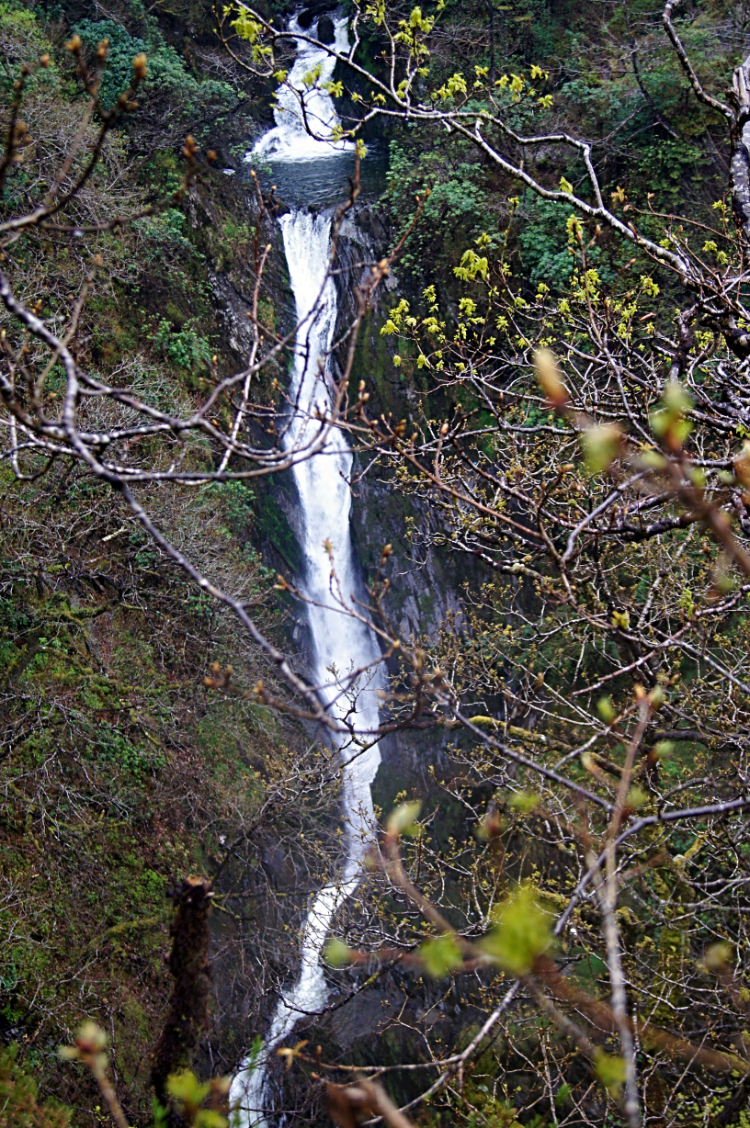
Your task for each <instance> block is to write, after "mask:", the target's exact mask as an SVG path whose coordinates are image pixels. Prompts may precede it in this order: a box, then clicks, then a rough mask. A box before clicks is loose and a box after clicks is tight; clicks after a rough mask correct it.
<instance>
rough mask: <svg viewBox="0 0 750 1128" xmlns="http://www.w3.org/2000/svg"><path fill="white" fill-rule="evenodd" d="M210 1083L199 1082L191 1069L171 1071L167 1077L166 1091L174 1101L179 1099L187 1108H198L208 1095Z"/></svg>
mask: <svg viewBox="0 0 750 1128" xmlns="http://www.w3.org/2000/svg"><path fill="white" fill-rule="evenodd" d="M209 1088H210V1085H208V1084H201V1082H200V1081H199V1080H198V1078H197V1077H196V1076H195V1074H194V1073H193V1071H192V1069H184V1070H183V1071H182V1072H181V1073H171V1074H170V1075H169V1077H168V1078H167V1092H168V1093H169V1095H170V1097H172V1099H173V1100H175V1101H181V1102H182V1104H185V1105H187V1106H188V1107H189V1108H198V1107H199V1105H200V1104H201V1102H202V1101H203V1100H205V1098H206V1096H207V1095H208V1090H209Z"/></svg>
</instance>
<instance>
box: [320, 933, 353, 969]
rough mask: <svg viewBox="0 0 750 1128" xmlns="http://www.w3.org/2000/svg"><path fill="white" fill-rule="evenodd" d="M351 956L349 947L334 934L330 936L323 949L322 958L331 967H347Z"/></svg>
mask: <svg viewBox="0 0 750 1128" xmlns="http://www.w3.org/2000/svg"><path fill="white" fill-rule="evenodd" d="M351 958H352V950H351V948H350V947H348V945H346V944H345V943H344V941H343V940H339V939H338V937H336V936H332V937H331V939H330V940H329V941H328V943H327V944H326V946H325V948H324V949H323V959H324V960H325V961H326V963H327V964H329V965H330V966H331V967H347V966H348V965H349V964H350V963H351Z"/></svg>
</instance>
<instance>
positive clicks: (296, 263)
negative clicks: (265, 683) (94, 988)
mask: <svg viewBox="0 0 750 1128" xmlns="http://www.w3.org/2000/svg"><path fill="white" fill-rule="evenodd" d="M334 27H335V35H336V39H335V43H336V47H337V48H338V49H340V50H343V49H345V48H346V46H347V25H346V20H345V19H337V20H335V21H334ZM289 29H290V31H299V30H300V29H299V25H298V24H297V22H296V17H293V18H292V20H291V21H290V24H289ZM297 50H298V54H297V60H296V62H295V64H294V67H293V68H292V71H291V72H290V75H289V82H290V83H292V84H294V85H295V87H296V88H297V89H299V90H302V89H303V88H304V82H303V80H304V77H305V76H306V75H307V74H308V73H309V72H310V71H311V70H313V69H314V68H316V67H318V66H320V68H321V75H322V77H323V80H325V79H326V78H330V76H331V74H332V73H333V61H332V60H331V58H330V56H329V55H328V54H327V53H326V52H325V51H322V50H320V49H315V48H311V47H310V46H309V44H306V43H302V42H301V41H299V40H298V41H297ZM310 113H311V114H314V117H312V116H309V117H308V120H309V121H310V124H311V128H313V129H314V130H315V132H316V133H317V134H319V135H320V136H321V137H322V138H323V139H322V140H315V139H313V138H311V137H310V136H309V134H308V133H307V132H306V131H305V128H304V124H303V121H302V116H301V111H300V107H299V102H298V100H297V98H296V96H295V95H294V94H293V93H291V92H290V91H289V90H287V89H286V88H285V87H282V88H281V90H280V91H279V92H278V95H277V106H276V110H275V117H276V123H277V124H276V127H275V128H274V129H272V130H270V131H269V132H268V133H267V134H266V135H265V136H264V137H263V138H261V140H260V141H259V142H258V143H257V145H256V146H255V149H254V150H253V152H254V153H256V154H260V155H263V156H265V157H266V158H267V159H273V160H283V161H285V162H291V161H300V160H301V161H310V160H313V159H315V160H317V159H321V158H322V159H327V158H330V157H331V156H336V155H337V153H340V152H342V151H344V150H345V149H347V148H350V147H351V146H350V145H348V143H346V144H345V143H343V142H339V143H336V144H334V143H333V142H331V141H330V140H327V138H330V137H331V135H332V131H333V128H334V126H335V125H336V124H337V122H338V118H337V116H336V112H335V109H334V106H333V103H332V101H331V99H330V97H329V96H328V95H327V94H326V93H325V92H322V91H315V92H314V94H313V97H312V99H311V109H310ZM342 180H343V177H342ZM279 222H280V224H281V228H282V232H283V237H284V249H285V251H286V258H287V263H288V266H289V277H290V282H291V288H292V292H293V294H294V300H295V305H296V314H297V322H298V324H299V325H300V329H299V330H298V334H297V341H296V349H295V361H294V370H293V373H292V378H291V384H290V399H291V401H292V402H293V403H294V404H295V413H294V417H293V419H292V420H291V422H290V426H289V428H288V431H287V435H286V440H285V442H286V445H287V447H288V448H289V447H291V446H294V445H296V444H298V443H299V442H300V441H302V440H304V438H305V436H306V432H308V429H310V428H316V429H317V427H319V425H320V424H319V422H318V421H317V420H316V419H315V409H316V406H319V407H320V408H321V409H324V408H325V406H326V405H327V404H329V403H330V371H329V367H328V359H327V358H328V354H329V351H330V348H331V344H332V342H333V336H334V331H335V325H336V312H337V309H336V289H335V287H334V284H333V282H332V280H331V279H330V278H326V275H327V271H328V265H329V251H330V240H331V219H330V216H325V215H317V216H313V215H311V214H310V212H308V211H306V210H304V209H299V210H293V211H291V212H289V213H288V214H287V215H285V216H283V217H282V218H281V220H280V221H279ZM321 295H322V298H321ZM316 303H319V306H318V308H317V310H316V309H315V307H316ZM351 465H352V455H351V451H350V450H349V447H348V446H347V443H346V440H345V438H344V436H343V435H342V434H341V433H340V432H339V431H336V430H333V431H332V432H331V433H330V436H329V438H328V439H327V442H326V445H325V449H324V450H323V451H322V452H321V453H319V454H317V455H315V456H314V457H313V458H310V459H308V460H307V461H304V462H301V463H299V464H298V465H297V466H295V468H294V476H295V479H296V484H297V491H298V495H299V501H300V509H301V513H300V517H301V520H300V526H301V530H302V531H301V547H302V549H303V553H304V559H305V576H304V578H303V581H302V588H303V591H304V593H305V595H306V596H307V597H308V598H309V600H310V603H309V604H308V606H307V615H308V620H309V624H310V628H311V636H312V641H313V650H314V653H313V661H312V667H313V676H314V678H315V681H316V684H317V685H318V686H320V687H321V688H320V690H319V692H320V696H321V699H322V700H323V702H324V704H325V705H327V706H328V708H329V710H330V712H331V713H332V714H333V715H334V716H337V717H339V718H343V717H344V716H346V718H347V722H348V723H349V724H351V725H352V726H353V727H354V729H355V730H356V731H359V732H367V731H372V730H373V729H374V728H375V727H376V726H377V723H378V699H377V690H378V689H379V688H380V686H381V685H382V675H381V674H380V672H379V670H378V669H377V668H376V667H375V666H374V665H373V664H374V663H377V662H378V660H379V658H380V651H379V649H378V645H377V641H376V639H375V637H374V635H373V633H372V632H371V631H370V630H369V629H368V628H367V627H366V626H365V625H364V624H363V623H361V622H359V621H358V620H357V619H354V618H352V617H351V616H348V615H346V614H345V613H343V612H342V609H341V607H340V605H338V603H337V599H336V596H335V595H334V594H333V593H332V591H331V556H329V549H332V558H333V562H334V566H335V570H336V578H337V584H338V591H340V593H341V595H342V596H343V597H344V598H345V599H348V598H349V597H350V595H351V593H352V592H354V591H355V588H356V576H355V569H354V560H353V555H352V544H351V538H350V534H349V513H350V509H351V492H350V489H349V485H348V480H349V475H350V471H351ZM324 542H326V545H327V547H326V546H324ZM366 667H373V669H374V670H375V673H372V671H371V672H370V674H369V675H368V676H367V677H366V678H364V679H362V684H359V685H357V686H355V687H354V689H353V690H352V688H351V687H348V682H347V675H348V674H350V673H351V672H352V671H353V670H360V669H364V668H366ZM347 688H348V692H347ZM341 756H342V760H343V761H344V766H343V770H342V806H343V812H344V820H345V830H346V860H345V862H344V865H343V871H342V873H341V875H340V877H339V879H338V881H337V882H336V884H335V885H334V884H332V885H327V886H325V887H324V888H323V889H321V891H320V892H319V893H318V894H317V896H316V897H315V898H314V900H313V902H312V905H311V906H310V910H309V912H308V915H307V919H306V921H305V924H304V928H303V930H302V937H301V944H300V970H299V975H298V978H297V981H296V983H294V984H293V985H292V986H291V987H290V988H289V990H288V991H286V992H285V993H284V994H283V996H282V997H281V998H280V999H279V1001H278V1004H277V1007H276V1011H275V1013H274V1016H273V1019H272V1022H271V1026H270V1029H269V1031H268V1034H267V1035H266V1038H265V1041H264V1044H263V1053H262V1054H261V1055H260V1060H259V1061H257V1062H251V1061H246V1062H244V1063H243V1066H242V1068H241V1070H240V1072H239V1073H238V1074H237V1075H236V1077H235V1078H234V1081H233V1082H232V1088H231V1091H230V1101H231V1103H232V1104H233V1105H236V1106H238V1107H239V1109H240V1113H239V1123H240V1126H241V1128H248V1126H250V1125H255V1126H256V1128H257V1126H263V1125H264V1124H265V1117H264V1106H265V1100H266V1095H267V1093H266V1091H267V1082H266V1069H265V1065H264V1061H263V1057H264V1056H265V1055H267V1054H268V1053H269V1052H270V1051H272V1050H274V1049H275V1048H276V1047H277V1046H278V1045H279V1043H281V1042H282V1041H283V1040H284V1039H285V1038H286V1037H287V1036H288V1035H289V1034H290V1033H291V1031H292V1029H293V1028H294V1026H295V1024H296V1022H297V1021H298V1019H299V1018H300V1017H301V1016H302V1015H303V1014H311V1013H312V1014H314V1013H316V1012H318V1011H320V1010H321V1009H322V1007H323V1005H324V1003H325V998H326V984H325V977H324V974H323V968H322V966H321V963H320V954H321V950H322V948H323V945H324V943H325V940H326V937H327V935H328V932H329V930H330V928H331V924H332V922H333V917H334V915H335V913H336V911H337V910H338V908H339V907H340V906H341V905H342V904H343V902H344V901H345V900H346V899H347V898H348V897H350V896H351V895H352V893H354V891H355V890H356V888H357V886H358V884H359V882H360V879H361V875H362V864H363V859H364V854H365V851H366V849H367V845H368V841H369V840H370V839H371V836H372V829H373V825H374V815H373V808H372V796H371V793H370V784H371V783H372V781H373V779H374V777H375V773H376V771H377V769H378V764H379V763H380V752H379V751H378V747H377V745H373V746H372V747H370V748H368V749H366V750H365V751H362V749H361V747H358V746H356V745H353V744H352V743H351V742H350V741H347V742H345V743H344V742H342V747H341ZM248 1067H249V1068H248Z"/></svg>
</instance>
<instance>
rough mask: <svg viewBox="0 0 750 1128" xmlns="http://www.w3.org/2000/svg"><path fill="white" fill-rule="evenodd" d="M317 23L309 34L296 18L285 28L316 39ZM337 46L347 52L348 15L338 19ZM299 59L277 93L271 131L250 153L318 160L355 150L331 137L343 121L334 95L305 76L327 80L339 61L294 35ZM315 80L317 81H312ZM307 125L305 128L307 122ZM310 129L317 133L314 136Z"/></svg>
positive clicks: (289, 158) (261, 155)
mask: <svg viewBox="0 0 750 1128" xmlns="http://www.w3.org/2000/svg"><path fill="white" fill-rule="evenodd" d="M317 26H318V25H317V22H316V23H314V24H313V25H312V27H311V28H310V30H309V32H305V31H303V29H302V28H301V27H300V26H299V24H298V22H297V16H296V15H295V16H292V18H291V20H290V21H289V23H288V25H287V27H288V29H289V31H290V32H292V34H299V35H306V34H308V35H309V36H310V38H312V39H314V38H315V36H316V34H317ZM334 32H335V35H334V47H335V48H336V50H337V51H346V50H347V49H348V47H349V37H348V24H347V20H346V17H345V16H339V17H337V18H336V19H335V20H334ZM295 45H296V49H297V58H296V59H295V61H294V66H293V67H292V69H291V71H290V72H289V75H288V76H287V81H286V83H284V84H282V85H281V86H280V87H279V89H278V90H277V91H276V105H275V107H274V111H273V116H274V118H275V119H276V126H275V128H274V129H271V130H269V132H268V133H266V134H264V135H263V137H261V138H260V140H259V141H258V142H257V143H256V144H255V146H254V148H253V149H252V152H251V153H249V154H248V156H249V157H250V158H252V157H266V158H267V159H268V160H273V161H319V160H321V159H322V158H325V157H334V156H336V155H338V154H339V153H346V152H351V151H352V150H353V148H354V146H353V145H352V143H351V141H343V140H342V141H333V140H332V138H333V131H334V127H335V126H337V125H340V124H341V123H340V119H339V117H338V114H337V113H336V110H335V108H334V105H333V100H332V98H331V96H330V94H328V93H326V91H325V90H320V89H318V88H317V87H316V88H314V89H310V86H311V85H312V83H306V82H305V79H306V78H307V77H308V76H310V77H311V78H312V76H313V75H317V76H318V81H319V82H320V83H324V82H329V81H330V79H331V78H332V76H333V72H334V70H335V68H336V60H335V59H334V58H333V57H332V56H331V55H330V54H329V53H328V51H326V50H325V48H322V47H313V46H312V44H310V43H307V42H306V41H305V40H304V39H296V40H295ZM313 82H314V79H313ZM305 123H307V127H306V124H305ZM308 129H309V130H311V131H312V133H313V134H314V136H310V133H309V132H308Z"/></svg>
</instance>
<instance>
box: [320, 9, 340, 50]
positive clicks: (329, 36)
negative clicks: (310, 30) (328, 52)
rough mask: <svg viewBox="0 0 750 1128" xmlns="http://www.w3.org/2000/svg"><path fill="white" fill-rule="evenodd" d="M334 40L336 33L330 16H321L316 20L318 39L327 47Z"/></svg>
mask: <svg viewBox="0 0 750 1128" xmlns="http://www.w3.org/2000/svg"><path fill="white" fill-rule="evenodd" d="M335 38H336V31H335V28H334V26H333V20H332V19H331V17H330V16H321V17H320V19H319V20H318V39H319V40H320V42H321V43H325V45H326V47H328V46H330V45H331V43H333V41H334V39H335Z"/></svg>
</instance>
